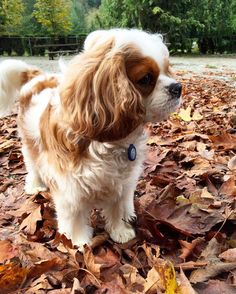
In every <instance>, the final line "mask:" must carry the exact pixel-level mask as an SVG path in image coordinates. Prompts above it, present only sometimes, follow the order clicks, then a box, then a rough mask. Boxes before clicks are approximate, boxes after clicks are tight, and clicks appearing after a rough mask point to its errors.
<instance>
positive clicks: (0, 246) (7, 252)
mask: <svg viewBox="0 0 236 294" xmlns="http://www.w3.org/2000/svg"><path fill="white" fill-rule="evenodd" d="M18 253H19V252H18V248H17V247H16V246H14V245H13V244H12V243H11V241H9V240H0V263H4V262H5V261H6V260H8V259H11V258H13V257H15V256H17V255H18Z"/></svg>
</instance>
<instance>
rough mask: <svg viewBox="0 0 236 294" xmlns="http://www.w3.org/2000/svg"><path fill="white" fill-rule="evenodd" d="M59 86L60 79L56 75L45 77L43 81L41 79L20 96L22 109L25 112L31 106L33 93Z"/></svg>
mask: <svg viewBox="0 0 236 294" xmlns="http://www.w3.org/2000/svg"><path fill="white" fill-rule="evenodd" d="M57 86H58V81H57V79H56V78H55V77H49V78H45V80H43V81H39V82H38V83H37V84H35V85H34V86H33V87H32V88H31V89H30V91H28V92H27V93H25V94H24V95H21V97H20V107H21V111H22V112H24V111H25V110H26V109H27V108H28V107H29V105H30V102H31V99H32V96H33V95H35V94H39V93H40V92H42V91H43V90H44V89H47V88H56V87H57Z"/></svg>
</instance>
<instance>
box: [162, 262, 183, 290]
mask: <svg viewBox="0 0 236 294" xmlns="http://www.w3.org/2000/svg"><path fill="white" fill-rule="evenodd" d="M157 270H158V272H159V274H160V277H161V282H162V283H161V284H162V285H163V286H164V288H165V294H173V293H175V294H181V293H180V292H179V290H178V285H177V281H176V273H175V269H174V266H173V264H172V263H171V262H169V261H167V262H164V263H162V264H160V265H158V266H157Z"/></svg>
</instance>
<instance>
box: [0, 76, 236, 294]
mask: <svg viewBox="0 0 236 294" xmlns="http://www.w3.org/2000/svg"><path fill="white" fill-rule="evenodd" d="M217 75H218V73H217ZM224 76H225V77H226V78H227V82H226V81H224V80H223V79H216V78H215V74H214V72H212V73H210V72H208V74H207V75H204V74H201V75H194V74H189V73H188V75H185V72H179V73H178V78H179V79H180V80H181V81H182V83H183V85H184V95H183V104H182V106H181V109H180V111H179V113H178V114H174V115H172V116H171V118H170V119H169V120H168V121H167V122H162V123H160V124H156V125H149V126H148V129H149V132H150V134H151V137H150V139H149V141H148V146H149V147H148V148H149V152H148V158H147V160H146V162H145V166H144V172H143V175H142V177H141V179H140V181H139V183H138V186H137V191H136V195H135V207H136V211H137V215H138V218H137V222H136V223H135V224H134V226H135V228H136V231H137V238H136V239H134V240H132V241H130V242H128V243H127V244H123V245H120V244H115V243H114V242H112V241H111V240H110V239H109V237H108V236H107V234H106V233H105V232H104V222H103V220H102V218H101V217H100V215H99V211H93V212H92V215H91V223H92V226H93V227H94V228H95V237H94V242H93V245H92V248H89V247H86V248H85V252H84V255H83V254H81V253H80V252H78V251H77V250H76V248H73V247H72V246H71V242H70V241H69V240H67V239H66V238H65V237H64V236H63V235H62V236H61V235H59V234H58V233H57V232H56V227H57V224H56V220H55V211H54V208H53V204H52V202H51V200H50V193H40V194H38V195H34V196H30V197H29V196H27V195H25V194H24V192H23V185H24V179H25V174H26V172H25V168H24V164H23V158H22V154H21V151H20V148H21V142H20V139H19V138H18V136H17V128H16V115H12V116H10V117H7V118H5V119H2V120H0V289H1V290H0V293H2V294H4V293H81V294H82V293H96V294H99V293H100V294H101V293H112V294H114V293H117V294H119V293H122V294H123V293H147V294H152V293H167V294H172V293H184V294H185V293H190V294H191V293H204V294H206V293H209V294H212V293H214V294H217V293H227V294H230V293H236V288H235V287H236V205H235V203H236V201H235V200H236V186H235V177H236V174H235V172H236V93H235V87H234V86H233V85H234V84H235V73H233V72H230V71H226V72H224Z"/></svg>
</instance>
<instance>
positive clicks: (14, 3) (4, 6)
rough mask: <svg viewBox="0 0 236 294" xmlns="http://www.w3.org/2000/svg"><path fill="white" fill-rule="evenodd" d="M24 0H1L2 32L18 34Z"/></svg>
mask: <svg viewBox="0 0 236 294" xmlns="http://www.w3.org/2000/svg"><path fill="white" fill-rule="evenodd" d="M23 11H24V5H23V2H22V0H0V33H1V34H5V35H12V34H17V33H18V32H19V30H20V25H21V23H22V13H23Z"/></svg>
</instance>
